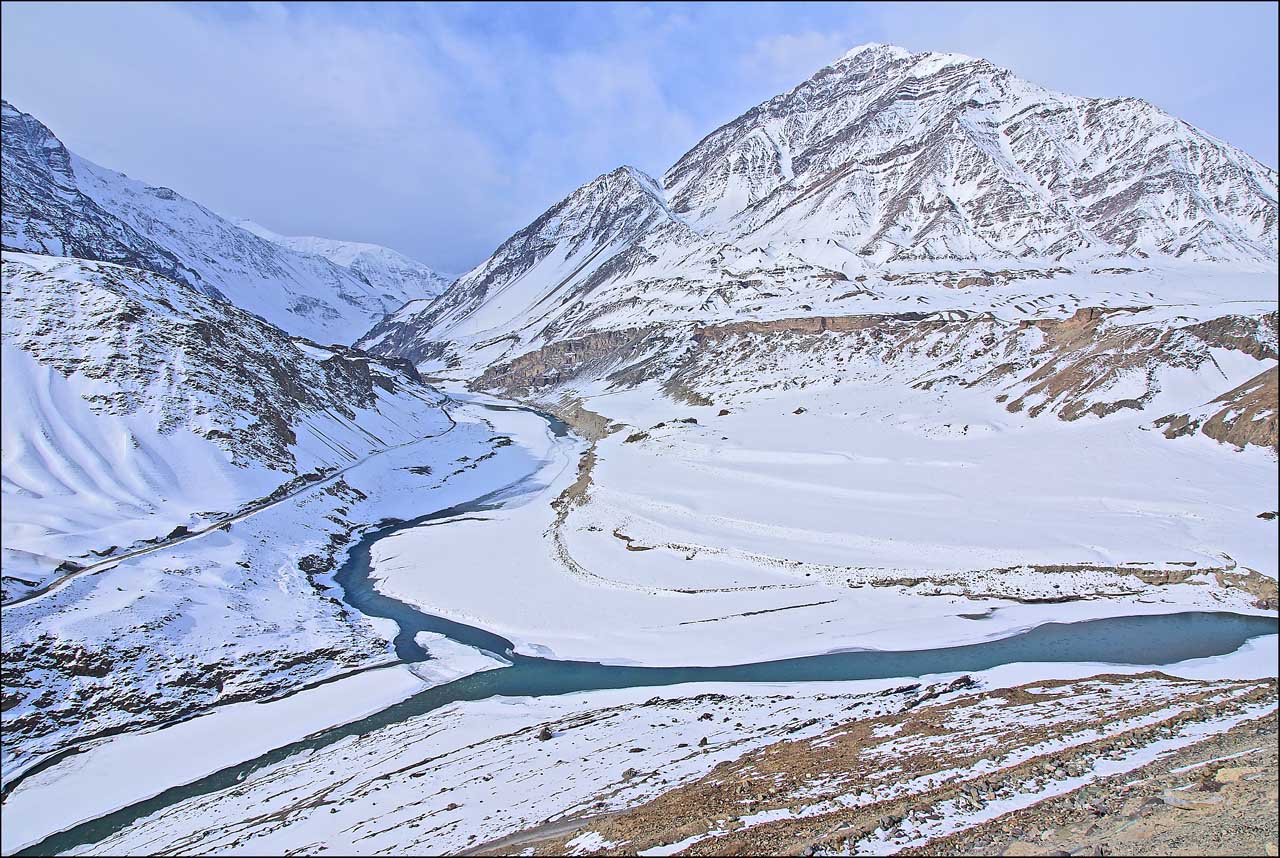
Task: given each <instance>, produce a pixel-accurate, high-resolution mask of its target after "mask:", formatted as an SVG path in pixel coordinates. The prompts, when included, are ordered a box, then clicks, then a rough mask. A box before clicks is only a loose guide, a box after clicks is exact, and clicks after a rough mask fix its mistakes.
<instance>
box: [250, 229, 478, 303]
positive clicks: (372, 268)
mask: <svg viewBox="0 0 1280 858" xmlns="http://www.w3.org/2000/svg"><path fill="white" fill-rule="evenodd" d="M236 226H238V227H240V228H241V229H247V230H249V232H251V233H253V234H254V235H256V236H258V237H259V238H265V239H266V240H267V241H270V242H272V243H273V244H278V245H280V246H281V247H286V248H288V249H289V250H296V251H297V252H298V253H310V254H314V255H316V256H323V257H324V258H325V259H328V260H329V261H330V262H332V263H333V264H334V265H340V266H342V267H343V268H346V269H348V270H349V271H352V272H354V273H355V274H357V275H359V276H360V277H363V278H364V279H365V280H367V281H368V283H369V285H370V286H372V287H374V288H375V289H377V290H379V292H380V294H381V295H382V297H383V299H385V301H387V302H389V304H392V305H394V307H395V308H396V309H399V307H400V306H402V305H404V304H406V303H408V302H409V301H414V300H417V299H420V298H434V297H435V296H436V295H439V294H440V293H441V292H443V291H444V290H445V289H447V288H449V284H450V283H452V282H453V278H451V277H446V276H445V275H443V274H440V273H439V272H436V271H434V270H432V269H431V268H428V267H427V266H426V265H423V264H422V263H421V262H419V261H418V260H416V259H410V258H409V257H408V256H405V255H404V254H403V253H398V252H396V251H394V250H392V249H391V248H389V247H383V246H382V245H379V244H365V243H363V242H359V241H339V240H337V239H333V238H319V237H317V236H314V235H297V236H288V235H280V234H279V233H276V232H272V231H271V230H269V229H267V228H266V227H265V226H262V225H261V224H258V223H254V222H253V221H251V220H237V221H236Z"/></svg>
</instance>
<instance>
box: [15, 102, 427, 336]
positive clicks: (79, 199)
mask: <svg viewBox="0 0 1280 858" xmlns="http://www.w3.org/2000/svg"><path fill="white" fill-rule="evenodd" d="M3 139H4V145H3V166H4V176H5V181H4V186H3V206H4V215H3V218H4V232H3V246H4V248H5V249H6V250H18V251H25V252H29V253H41V254H48V255H52V256H68V257H76V258H80V259H90V260H96V261H102V262H114V263H118V264H121V265H126V266H129V267H131V268H140V269H144V270H147V271H152V272H155V273H157V274H161V275H164V276H165V277H168V278H170V279H172V280H175V281H177V282H180V283H185V284H187V285H188V286H192V287H194V288H196V289H199V290H201V291H203V292H205V293H207V294H209V295H214V296H222V297H225V298H226V299H228V300H230V301H231V302H233V303H234V304H236V305H237V306H238V307H241V308H242V309H245V310H248V311H250V312H252V313H256V314H257V315H259V316H261V317H263V318H265V319H266V320H268V321H270V322H272V323H273V324H275V325H277V326H279V327H281V328H283V329H285V330H287V331H289V332H290V333H293V334H298V335H301V336H305V337H308V338H310V339H313V340H316V341H317V342H323V343H331V342H341V343H348V342H350V341H351V338H352V337H353V336H354V332H358V331H360V330H363V329H365V328H367V327H368V326H369V325H371V324H373V323H374V322H376V321H378V320H379V319H381V318H382V316H383V315H385V314H386V313H389V312H391V311H393V310H395V309H397V308H399V307H400V306H401V305H402V304H403V303H404V302H405V300H408V299H409V298H417V297H422V296H423V295H429V294H434V293H433V292H431V291H418V290H420V289H422V288H423V287H424V285H429V286H430V288H432V289H436V288H437V287H438V285H439V284H438V282H437V281H434V280H432V281H430V282H429V283H427V282H426V281H423V280H422V279H421V278H419V279H417V280H414V279H407V280H404V281H402V282H401V285H397V286H394V287H390V288H389V286H388V284H387V282H386V280H385V278H384V277H383V274H382V273H378V274H376V275H375V277H374V278H373V279H372V280H371V279H369V278H368V276H367V275H366V274H364V273H363V271H362V268H361V267H359V266H357V264H356V261H355V260H354V259H353V261H352V262H351V263H350V264H335V263H334V262H333V261H331V260H330V259H327V258H325V256H324V255H318V254H317V253H316V252H315V251H306V252H299V251H297V250H292V249H290V248H288V247H282V246H280V245H278V244H275V243H273V242H271V241H268V240H266V239H264V238H262V237H260V236H258V235H254V234H253V233H251V232H249V231H247V230H245V229H241V228H240V227H238V226H236V225H235V224H233V223H231V222H230V221H228V220H226V219H224V218H222V217H219V216H218V215H216V214H214V213H213V212H211V211H209V210H208V209H206V208H204V207H203V206H200V205H198V204H197V203H194V202H192V201H191V200H188V199H186V198H185V197H182V196H181V195H179V194H177V193H175V192H174V191H172V190H170V189H168V188H158V187H152V186H150V185H147V184H144V183H142V182H139V181H136V180H134V179H131V178H129V177H128V176H125V175H124V174H123V173H117V172H114V171H112V170H108V169H105V168H103V167H99V166H98V165H96V164H93V163H92V162H89V161H86V160H85V159H83V158H80V157H79V156H77V155H75V154H74V153H72V152H70V151H68V149H67V148H66V147H65V146H64V145H63V144H62V143H61V141H59V140H58V138H57V137H55V136H54V134H53V133H52V132H51V131H50V130H49V129H48V128H46V127H45V126H44V125H43V124H41V123H40V121H39V120H37V119H35V118H34V117H32V116H30V115H29V114H26V113H23V112H22V111H20V110H18V109H17V108H15V107H14V106H12V105H10V104H9V103H7V102H5V103H4V105H3ZM390 268H391V262H390V261H388V260H384V261H383V263H382V270H383V271H385V270H387V269H390ZM364 269H366V270H376V269H377V265H376V264H374V263H372V262H370V263H368V264H367V265H365V266H364Z"/></svg>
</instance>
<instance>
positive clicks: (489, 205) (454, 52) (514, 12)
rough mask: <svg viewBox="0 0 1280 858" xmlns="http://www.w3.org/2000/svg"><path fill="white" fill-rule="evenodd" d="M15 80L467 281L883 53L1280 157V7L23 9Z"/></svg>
mask: <svg viewBox="0 0 1280 858" xmlns="http://www.w3.org/2000/svg"><path fill="white" fill-rule="evenodd" d="M0 14H2V16H3V21H2V22H0V23H2V24H3V58H2V62H3V78H2V80H3V92H4V97H5V98H7V99H9V100H10V101H12V102H13V103H14V104H15V105H16V106H18V107H19V108H21V109H23V110H26V111H27V112H30V113H33V114H34V115H36V116H37V117H38V118H39V119H41V120H42V121H44V122H45V123H46V124H47V125H49V126H50V127H51V128H52V129H53V131H54V133H56V134H57V135H58V136H59V137H60V138H61V139H62V140H63V141H64V142H65V143H66V144H67V145H68V146H69V147H70V148H72V149H73V150H75V151H77V152H79V153H80V154H82V155H84V156H85V157H87V158H89V159H91V160H95V161H97V162H99V163H101V164H103V165H105V166H109V167H113V168H115V169H118V170H122V171H124V172H126V173H128V174H130V175H131V176H134V177H136V178H139V179H143V180H145V181H148V182H151V183H153V184H159V185H167V186H169V187H172V188H174V189H176V190H178V191H179V192H181V193H183V194H185V195H187V196H189V197H191V198H193V199H195V200H197V201H199V202H202V203H204V204H206V205H208V206H210V207H211V208H214V209H215V210H217V211H220V212H223V213H226V214H234V215H239V216H244V217H250V218H253V219H255V220H258V221H259V222H261V223H263V224H264V225H266V226H268V227H270V228H272V229H275V230H277V231H280V232H284V233H288V234H313V235H323V236H328V237H334V238H347V239H356V240H363V241H373V242H377V243H381V244H386V245H388V246H391V247H394V248H396V249H398V250H401V251H403V252H405V253H408V254H410V255H413V256H416V257H417V258H419V259H422V260H423V261H425V262H427V263H429V264H432V265H434V266H436V267H438V268H441V269H443V270H446V271H452V272H459V271H462V270H465V269H466V268H468V267H470V266H471V265H473V264H475V263H476V262H478V261H480V260H481V259H482V258H483V257H484V256H486V255H487V254H488V253H489V252H490V251H492V249H493V248H494V247H496V246H497V244H499V243H500V242H501V241H502V240H503V239H505V238H506V237H507V236H508V235H510V234H511V233H512V232H514V231H515V230H517V229H519V228H520V227H522V226H524V225H525V224H526V223H528V222H529V221H530V220H532V219H533V218H534V217H536V216H537V215H538V214H539V213H540V212H541V211H542V210H544V209H545V208H546V207H547V206H548V205H550V204H552V203H553V202H555V201H556V200H557V199H559V198H561V197H563V196H565V195H566V194H568V193H569V192H571V191H572V190H573V189H574V188H575V187H577V186H578V185H580V184H582V183H583V182H585V181H588V180H590V179H591V178H593V177H594V176H596V175H598V174H600V173H602V172H605V171H607V170H610V169H612V168H613V167H615V166H617V165H619V164H624V163H626V164H633V165H635V166H637V167H640V168H641V169H643V170H646V171H647V172H649V173H651V174H653V175H655V176H658V175H660V174H661V173H662V171H663V170H664V169H665V168H666V167H668V166H670V164H671V163H672V162H674V161H675V159H676V158H678V157H679V156H680V154H681V153H683V152H684V151H685V150H687V149H688V148H689V147H690V146H692V145H693V144H694V143H696V142H697V141H698V140H699V139H701V137H702V136H704V135H705V134H707V133H708V132H710V131H712V130H713V129H714V128H716V127H717V126H718V125H720V124H722V123H724V122H727V121H729V120H730V119H732V118H734V117H735V116H737V115H738V114H740V113H742V112H743V111H745V110H747V109H749V108H750V107H752V106H753V105H754V104H756V103H758V102H760V101H763V100H765V99H767V98H769V97H770V96H772V95H775V94H777V93H778V92H781V91H784V90H786V89H788V88H790V87H791V86H793V85H795V84H796V83H798V82H800V81H801V80H803V79H805V78H806V77H808V76H809V75H810V74H812V73H813V72H814V71H816V70H817V69H818V68H819V67H821V66H822V65H824V64H826V63H828V62H830V61H832V60H833V59H835V58H836V57H838V56H839V55H840V54H842V53H844V52H845V51H846V50H847V49H848V48H850V47H852V46H854V45H856V44H861V43H863V42H869V41H875V42H887V43H892V44H899V45H903V46H904V47H907V48H910V49H912V50H937V51H957V52H960V53H966V54H971V55H974V56H981V57H985V58H987V59H990V60H991V61H992V62H995V63H996V64H998V65H1002V66H1005V67H1007V68H1009V69H1011V70H1013V71H1014V72H1015V73H1016V74H1018V75H1019V76H1021V77H1024V78H1027V79H1029V80H1032V81H1035V82H1036V83H1040V84H1042V85H1045V86H1048V87H1050V88H1053V89H1058V90H1062V91H1065V92H1070V93H1073V94H1077V95H1089V96H1138V97H1141V98H1145V99H1147V100H1148V101H1151V102H1153V103H1155V104H1157V105H1159V106H1160V107H1162V108H1164V109H1165V110H1168V111H1169V112H1171V113H1173V114H1175V115H1177V116H1180V117H1182V118H1183V119H1186V120H1187V121H1189V122H1191V123H1193V124H1195V125H1198V126H1200V127H1202V128H1204V129H1205V130H1207V131H1209V132H1210V133H1213V134H1215V135H1217V136H1219V137H1222V138H1224V139H1226V140H1228V141H1230V142H1231V143H1234V144H1236V145H1237V146H1240V147H1241V148H1243V149H1245V150H1246V151H1248V152H1250V153H1251V154H1253V155H1254V156H1255V157H1257V158H1259V159H1260V160H1262V161H1263V162H1264V163H1266V164H1268V165H1269V166H1272V167H1274V166H1276V146H1277V144H1276V127H1277V116H1276V112H1277V111H1276V104H1277V83H1276V79H1277V71H1276V70H1277V42H1276V30H1277V20H1276V5H1275V4H1273V3H1256V4H1218V3H1206V4H1141V3H1140V4H1132V5H1125V4H1098V5H1093V4H1062V5H1048V4H1044V5H1041V4H1028V5H1019V4H1003V3H1002V4H994V5H982V4H972V3H965V4H940V5H936V6H935V5H930V4H923V3H906V4H895V3H883V4H858V3H840V4H804V3H785V4H769V3H748V4H735V3H719V4H705V5H697V4H688V5H686V4H659V5H648V4H633V3H627V4H620V5H607V4H591V5H588V4H581V5H578V4H563V5H562V4H493V3H487V4H476V5H471V4H430V5H417V4H369V5H362V4H342V5H332V6H331V5H326V4H278V3H254V4H236V5H225V6H224V5H218V4H209V5H182V6H171V5H165V4H151V3H148V4H140V5H113V4H96V3H95V4H89V5H84V6H77V5H73V4H53V5H42V4H35V3H11V2H6V3H4V4H3V7H2V13H0Z"/></svg>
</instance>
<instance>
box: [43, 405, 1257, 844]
mask: <svg viewBox="0 0 1280 858" xmlns="http://www.w3.org/2000/svg"><path fill="white" fill-rule="evenodd" d="M484 407H486V408H490V409H493V410H499V411H507V410H524V411H530V412H532V413H536V414H538V415H539V416H541V417H542V418H543V419H544V420H546V421H547V422H548V425H549V427H550V429H551V431H552V433H553V434H554V435H556V436H557V437H566V436H567V435H568V433H569V429H568V427H567V426H566V425H565V424H564V423H562V422H561V421H559V420H558V419H556V418H555V417H552V416H551V415H548V414H544V413H542V412H538V411H535V410H534V409H529V408H524V407H522V406H514V405H493V404H486V405H484ZM518 491H519V486H515V487H508V488H506V489H503V490H500V491H498V492H493V493H491V494H488V495H485V496H484V497H480V498H477V499H475V500H472V501H470V502H467V503H463V504H459V505H456V506H453V507H450V508H448V509H443V510H437V511H433V512H430V513H427V514H425V515H422V516H420V517H418V518H415V519H413V520H410V521H405V522H401V523H397V524H393V525H389V526H385V527H381V528H378V529H376V530H372V531H369V532H367V533H365V534H364V536H363V537H362V538H361V539H360V540H359V542H357V543H356V545H355V546H354V547H353V548H352V549H351V550H350V552H349V554H348V556H347V559H346V562H345V563H344V564H343V566H342V567H341V568H340V569H339V571H338V573H337V575H336V580H337V582H338V584H339V585H340V586H341V587H342V590H343V593H344V598H345V599H346V601H347V602H348V604H350V605H351V606H352V607H354V608H356V609H357V610H359V611H361V612H362V613H364V614H366V615H369V616H374V617H383V618H386V619H390V620H393V621H394V622H395V623H396V624H397V625H398V627H399V631H398V633H397V634H396V637H395V640H394V647H395V652H396V655H397V656H398V657H399V658H400V659H401V660H402V661H405V662H418V661H424V660H427V659H429V658H430V657H431V656H430V653H429V652H428V651H426V650H424V649H423V648H422V647H420V646H419V645H418V644H417V643H416V642H415V640H414V638H415V636H416V635H417V634H418V633H419V632H424V631H426V632H438V633H441V634H443V635H445V636H447V637H449V638H451V639H453V640H454V641H457V642H459V643H462V644H466V645H468V646H472V647H476V648H478V649H482V650H485V651H488V652H491V653H494V654H495V655H498V656H500V657H502V658H503V659H505V660H506V661H508V662H510V666H508V667H504V668H499V669H496V670H490V671H485V672H482V673H477V674H472V675H470V676H466V677H463V678H461V679H458V680H455V681H453V682H449V683H447V684H444V685H439V686H436V687H434V688H429V689H426V690H425V691H422V692H420V693H418V694H416V695H414V696H413V697H410V698H408V699H406V700H403V701H401V702H400V703H397V704H394V705H392V706H389V707H387V708H386V709H383V710H381V711H379V712H376V713H374V714H372V715H369V716H367V717H365V718H361V719H359V720H357V721H353V722H351V723H348V724H345V725H342V726H338V727H334V728H331V729H328V730H324V731H321V732H319V733H316V734H313V735H311V736H308V737H307V738H305V739H303V740H301V741H298V742H294V743H291V744H288V745H285V746H282V747H280V748H276V749H275V750H273V751H271V752H269V753H267V754H264V755H262V756H260V757H258V758H256V759H253V760H249V761H247V762H244V763H240V764H237V765H233V766H229V767H227V768H225V769H223V770H221V771H218V772H215V773H213V774H211V775H209V776H207V777H204V778H201V779H199V780H197V781H195V782H194V783H191V784H187V785H184V786H179V787H174V788H171V789H169V790H166V791H165V792H163V793H161V794H159V795H157V796H155V797H154V798H151V799H148V800H146V801H142V802H139V803H137V804H134V805H131V806H129V807H127V808H124V809H122V810H119V811H116V812H114V813H110V814H107V815H105V816H102V817H99V818H98V819H95V820H91V821H89V822H85V823H83V824H81V825H77V826H75V827H74V828H71V829H69V830H67V831H65V832H62V833H60V834H55V835H53V836H51V837H48V838H46V839H45V840H43V841H41V842H40V843H37V844H35V845H33V846H31V847H29V848H27V849H25V850H23V851H22V852H20V853H19V854H35V855H41V854H50V853H54V852H63V851H66V850H69V849H71V848H73V847H76V846H80V845H84V844H87V843H94V842H97V841H98V840H101V839H102V838H104V837H106V836H108V835H110V834H111V833H113V832H115V831H118V830H120V829H122V828H124V827H126V826H128V825H130V824H131V823H132V822H134V821H135V820H137V819H139V818H141V817H143V816H147V815H149V814H152V813H155V812H157V811H160V810H163V809H164V808H166V807H169V806H170V805H173V804H175V803H177V802H179V801H182V800H184V799H186V798H189V797H192V796H196V795H203V794H207V793H211V792H215V791H217V790H221V789H227V788H231V787H233V786H234V785H235V784H236V783H237V782H239V781H241V780H243V779H244V778H245V777H247V776H248V775H249V774H250V773H251V772H253V771H254V770H256V769H259V768H262V767H264V766H268V765H271V764H274V763H276V762H279V761H280V760H282V759H284V758H286V757H289V756H292V755H294V754H297V753H301V752H305V751H307V750H310V749H314V748H319V747H324V746H327V745H330V744H332V743H334V742H337V741H339V740H341V739H343V738H346V737H348V736H353V735H359V734H364V733H368V732H370V731H372V730H376V729H378V728H380V727H384V726H387V725H390V724H395V723H398V722H400V721H404V720H407V719H411V718H415V717H418V716H420V715H423V714H424V713H427V712H430V711H432V710H434V709H438V708H440V707H442V706H446V705H448V704H450V703H455V702H458V701H467V700H481V699H484V698H488V697H493V696H499V695H501V696H512V697H522V696H545V695H559V694H571V693H574V692H580V691H591V690H599V689H614V688H636V687H650V686H651V687H660V686H664V685H675V684H680V683H688V682H708V681H716V682H771V683H776V682H813V681H838V680H858V679H883V678H891V677H918V676H923V675H925V674H937V673H953V672H973V671H980V670H986V669H988V668H992V667H997V666H1000V665H1004V664H1011V663H1016V662H1101V663H1108V664H1121V665H1151V666H1159V665H1165V664H1172V663H1174V662H1179V661H1185V660H1187V659H1193V658H1205V657H1210V656H1217V655H1225V654H1227V653H1230V652H1234V651H1235V650H1237V649H1239V648H1240V647H1241V646H1242V645H1244V643H1245V642H1246V641H1248V640H1249V639H1251V638H1254V637H1258V636H1261V635H1270V634H1276V632H1277V620H1276V619H1275V618H1274V617H1266V616H1250V615H1243V614H1233V613H1225V612H1186V613H1175V614H1157V615H1146V616H1127V617H1109V618H1105V619H1098V620H1089V621H1085V622H1076V623H1048V624H1045V625H1041V626H1037V627H1036V628H1033V629H1030V630H1027V631H1024V632H1021V633H1019V634H1014V635H1011V636H1009V637H1005V638H1000V639H997V640H990V641H983V642H981V643H975V644H969V645H965V646H951V647H942V648H935V649H925V650H911V651H883V650H858V651H851V652H835V653H827V654H824V655H814V656H808V657H804V658H791V659H784V660H779V661H764V662H748V663H744V664H738V665H729V666H722V667H633V666H622V665H607V664H599V663H595V662H584V661H562V660H556V659H546V658H539V657H535V656H527V655H521V654H518V653H515V652H514V651H513V650H514V647H513V645H512V643H511V642H510V641H508V640H507V639H505V638H503V637H501V636H499V635H496V634H494V633H492V632H489V631H486V630H484V629H481V628H477V627H474V626H469V625H466V624H463V623H459V622H455V621H453V620H448V619H445V618H443V617H437V616H432V615H430V614H426V613H423V612H422V611H420V610H418V609H417V608H415V607H414V606H412V605H409V604H407V603H405V602H401V601H399V600H397V599H393V598H391V597H389V596H387V595H385V594H383V593H380V592H379V591H378V590H377V589H376V588H375V587H374V584H373V580H372V578H371V564H370V555H371V549H372V546H373V544H374V543H376V542H377V541H378V540H380V539H385V538H386V537H388V536H391V535H392V534H394V533H396V532H398V531H400V530H405V529H408V528H413V527H420V526H422V525H424V524H428V523H430V522H433V521H440V520H443V519H448V518H453V517H455V516H460V515H464V514H466V513H471V512H477V511H482V510H486V509H493V508H495V507H497V506H500V505H501V504H502V503H503V502H504V499H509V498H510V497H511V496H512V494H513V492H517V493H518Z"/></svg>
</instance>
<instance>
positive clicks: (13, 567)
mask: <svg viewBox="0 0 1280 858" xmlns="http://www.w3.org/2000/svg"><path fill="white" fill-rule="evenodd" d="M3 289H4V323H3V325H4V327H3V336H4V339H3V342H4V366H3V374H4V378H3V387H4V415H3V424H2V426H3V449H4V462H3V483H4V485H3V496H4V518H3V528H4V571H5V578H4V589H5V592H6V595H8V594H10V592H11V591H12V593H13V594H17V593H21V592H22V591H23V590H24V589H25V588H26V587H29V586H32V585H36V584H40V583H42V582H43V581H44V580H46V579H47V578H49V577H50V576H51V575H53V574H54V571H55V569H56V568H57V567H59V566H60V565H61V564H63V563H64V562H68V561H70V562H71V563H73V564H80V565H83V564H84V563H87V562H90V561H91V560H92V559H93V555H92V554H91V553H90V552H99V553H100V555H101V554H109V553H112V551H114V550H115V549H116V548H120V547H125V546H129V545H132V544H133V543H134V542H136V541H138V540H141V539H152V538H157V537H163V536H165V535H167V534H168V533H169V532H170V531H171V530H172V529H173V528H174V527H175V526H178V525H183V526H191V525H195V524H197V523H198V522H199V521H200V520H202V519H203V518H204V517H205V516H206V514H207V515H208V516H216V514H217V513H218V512H223V513H226V512H230V511H233V510H235V509H236V508H237V507H238V506H239V505H241V504H243V503H245V502H247V501H250V500H252V499H255V498H258V497H261V496H264V495H267V494H269V493H270V492H272V491H273V490H275V489H276V488H277V487H279V486H280V485H282V484H284V483H285V482H287V481H288V480H290V479H292V478H295V477H297V476H298V475H301V474H308V473H312V474H314V473H320V472H328V471H333V470H335V469H338V468H342V467H346V466H348V465H350V464H352V463H353V462H356V461H359V460H360V459H362V458H364V457H366V456H368V455H370V454H371V453H374V452H376V451H379V450H384V449H387V448H389V447H392V446H395V445H397V444H403V443H406V442H409V441H412V440H415V439H417V438H420V437H422V436H425V435H431V434H436V433H439V432H440V431H442V430H443V429H445V428H447V427H448V425H449V422H448V419H447V418H446V416H445V415H444V414H443V412H442V411H441V410H440V408H439V403H440V401H441V396H440V394H438V393H436V392H435V391H433V390H431V389H429V388H427V387H425V386H423V385H422V384H420V383H419V382H418V381H417V380H416V377H410V376H408V375H405V374H404V372H405V371H408V370H405V371H402V370H400V369H397V368H394V367H392V366H390V365H384V364H382V363H380V362H378V361H376V360H372V359H370V358H369V357H368V356H367V355H364V354H362V353H359V352H355V351H352V350H350V349H348V348H345V347H333V348H321V347H319V346H317V345H315V344H314V343H311V342H308V341H305V340H301V339H297V338H293V337H290V336H289V335H288V334H286V333H285V332H284V331H281V330H280V329H278V328H276V327H274V326H272V325H270V324H268V323H267V322H264V321H262V320H261V319H259V318H258V317H256V316H254V315H252V314H250V313H247V312H245V311H243V310H240V309H238V308H236V307H234V306H232V305H230V304H228V303H226V302H225V301H222V300H219V299H214V298H211V297H209V296H208V295H205V294H204V293H202V292H198V291H196V290H195V289H192V288H190V287H189V286H186V285H184V284H182V283H178V282H176V281H174V280H171V279H169V278H167V277H163V276H161V275H159V274H155V273H152V272H149V271H142V270H139V269H135V268H126V267H124V266H120V265H115V264H112V263H106V262H88V261H84V260H78V259H67V258H61V257H53V256H41V255H36V254H24V253H13V252H8V251H6V252H5V253H4V262H3ZM410 372H411V371H410ZM24 582H25V583H24Z"/></svg>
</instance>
